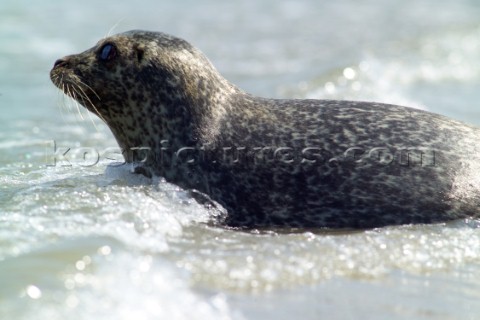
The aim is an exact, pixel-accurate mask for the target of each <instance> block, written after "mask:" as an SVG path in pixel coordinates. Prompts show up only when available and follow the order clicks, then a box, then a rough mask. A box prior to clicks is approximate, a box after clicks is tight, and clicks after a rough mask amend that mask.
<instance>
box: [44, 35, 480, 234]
mask: <svg viewBox="0 0 480 320" xmlns="http://www.w3.org/2000/svg"><path fill="white" fill-rule="evenodd" d="M51 79H52V81H53V83H54V84H55V85H56V86H57V87H58V88H60V89H61V90H63V91H64V93H66V94H67V95H69V96H71V97H73V98H74V99H76V100H77V101H78V102H79V103H80V104H82V105H83V106H85V107H86V108H87V109H88V110H89V111H91V112H93V113H94V114H96V115H97V116H98V117H100V118H101V119H102V120H103V121H104V122H105V123H106V124H107V125H108V127H109V128H110V129H111V131H112V132H113V134H114V136H115V138H116V140H117V142H118V144H119V145H120V147H121V148H122V150H123V151H124V153H123V154H124V157H125V160H126V162H127V163H135V164H137V167H136V168H137V169H136V172H138V173H142V174H144V175H147V176H151V175H158V176H162V177H164V178H165V179H166V180H167V181H170V182H172V183H175V184H177V185H179V186H180V187H182V188H185V189H187V190H194V191H195V192H196V193H197V194H201V195H203V196H204V197H205V199H210V200H211V201H212V202H213V203H218V204H220V205H221V206H223V207H224V208H225V209H226V211H227V216H226V218H225V220H224V221H223V223H224V224H225V225H226V226H230V227H237V228H277V227H286V228H349V229H350V228H373V227H381V226H386V225H398V224H410V223H435V222H441V221H447V220H453V219H462V218H468V217H473V218H475V217H479V216H480V214H479V212H480V209H479V208H480V147H479V143H478V141H480V130H479V128H476V127H474V126H471V125H468V124H465V123H462V122H459V121H456V120H452V119H449V118H447V117H444V116H441V115H437V114H434V113H430V112H426V111H421V110H416V109H412V108H408V107H403V106H396V105H387V104H380V103H369V102H358V101H335V100H278V99H266V98H260V97H255V96H252V95H250V94H248V93H246V92H244V91H242V90H241V89H239V88H237V87H236V86H234V85H233V84H231V83H230V82H229V81H227V80H226V79H225V78H223V77H222V76H221V75H220V74H219V73H218V72H217V71H216V69H215V68H214V67H213V66H212V64H211V63H210V62H209V60H208V59H207V58H206V57H205V56H204V55H203V54H202V53H201V52H200V51H199V50H198V49H196V48H195V47H194V46H192V45H190V44H189V43H188V42H186V41H184V40H182V39H179V38H176V37H173V36H170V35H167V34H164V33H158V32H148V31H129V32H126V33H121V34H118V35H114V36H111V37H108V38H105V39H102V40H101V41H99V42H98V43H97V44H96V45H95V46H94V47H93V48H91V49H89V50H87V51H85V52H83V53H80V54H76V55H71V56H67V57H65V58H62V59H59V60H57V61H56V62H55V64H54V67H53V69H52V71H51Z"/></svg>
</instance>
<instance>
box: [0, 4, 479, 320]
mask: <svg viewBox="0 0 480 320" xmlns="http://www.w3.org/2000/svg"><path fill="white" fill-rule="evenodd" d="M0 6H1V9H2V10H0V18H1V19H0V43H1V46H0V106H1V108H2V116H1V117H0V128H1V129H0V154H1V156H0V181H1V183H0V319H265V318H276V319H292V318H299V317H302V318H303V319H319V318H326V319H359V318H360V319H405V318H411V319H477V318H478V314H480V302H479V301H480V281H479V279H480V228H479V226H480V222H479V221H475V220H466V221H454V222H450V223H445V224H436V225H418V226H398V227H386V228H381V229H375V230H368V231H358V232H334V231H331V232H330V231H321V232H320V231H315V230H296V231H291V232H285V231H282V230H272V231H261V232H260V231H259V232H239V231H234V230H228V229H224V228H219V227H215V226H212V225H211V224H209V221H210V220H211V218H212V215H215V214H218V213H217V212H213V211H209V210H207V209H206V208H204V207H202V206H200V205H199V204H197V203H196V202H195V201H193V200H192V199H191V198H190V197H189V196H188V193H187V192H185V191H184V190H181V189H179V188H178V187H176V186H175V185H172V184H169V183H167V182H165V181H163V180H162V179H161V178H155V179H153V180H150V179H147V178H143V177H139V176H138V175H133V174H131V173H130V169H129V168H128V167H122V166H117V165H115V164H114V161H119V160H121V159H114V160H109V159H108V158H107V157H106V156H105V155H106V154H107V152H106V151H108V150H114V149H115V148H116V147H117V145H116V143H115V140H114V138H113V137H112V135H111V133H110V132H109V130H108V128H107V127H106V126H105V125H103V124H102V123H101V122H100V121H99V120H98V119H96V118H90V116H89V115H88V113H87V112H86V111H85V110H83V109H80V108H79V109H77V107H76V106H75V105H74V104H71V103H69V102H68V101H67V102H64V101H63V100H64V98H63V97H62V95H61V94H59V93H58V92H57V90H56V89H55V88H54V86H53V85H52V84H51V83H50V80H49V78H48V72H49V70H50V68H51V66H52V65H53V62H54V61H55V59H57V58H59V57H62V56H64V55H67V54H71V53H75V52H79V51H83V50H85V49H87V48H88V47H90V46H91V45H93V44H94V43H95V42H96V41H97V40H98V39H99V38H101V37H103V36H104V35H106V34H108V33H109V30H110V29H111V28H112V27H113V26H114V25H116V24H118V25H117V27H116V29H115V31H114V32H121V31H125V30H129V29H134V28H135V29H150V30H159V31H164V32H168V33H172V34H175V35H177V36H181V37H184V38H186V39H187V40H189V41H190V42H192V43H194V44H195V45H196V46H198V47H199V48H200V49H201V50H202V51H204V52H205V53H206V55H207V56H208V57H209V58H210V59H211V60H212V62H213V63H214V65H216V66H217V67H218V69H219V70H220V71H221V72H222V74H224V75H225V76H226V77H227V78H228V79H229V80H231V81H232V82H234V83H236V84H237V85H239V86H240V87H242V88H244V89H246V90H247V91H250V92H252V93H255V94H258V95H262V96H270V97H282V98H283V97H300V98H302V97H303V98H335V99H337V98H338V99H357V100H374V101H381V102H389V103H397V104H403V105H409V106H414V107H418V108H423V109H427V110H430V111H434V112H438V113H442V114H445V115H448V116H450V117H453V118H456V119H460V120H463V121H468V122H470V123H474V124H480V111H479V110H480V108H479V107H480V106H479V104H478V101H480V94H479V92H480V91H478V89H477V88H478V85H479V84H480V64H479V63H478V57H479V56H480V22H479V20H478V16H479V14H480V12H479V11H480V7H479V6H478V4H477V3H476V2H475V1H467V0H465V1H453V0H451V1H444V2H442V3H437V2H433V1H406V2H405V1H403V2H398V1H393V0H391V1H384V2H382V3H381V4H380V3H379V2H377V1H373V0H370V1H362V2H358V1H352V0H341V1H335V2H331V3H322V2H318V1H313V0H311V1H282V2H281V3H280V2H278V1H264V2H261V3H260V2H258V1H243V2H241V3H230V2H221V1H213V0H211V1H185V2H182V3H173V2H172V3H168V4H159V3H157V2H156V1H153V0H152V1H144V2H142V5H139V4H133V3H130V4H127V3H125V4H123V3H122V4H120V3H117V2H114V1H106V2H102V3H99V2H93V1H90V0H87V1H82V2H75V3H73V2H72V3H67V2H61V1H53V0H50V1H42V2H41V3H27V2H26V1H13V0H6V1H4V2H3V3H2V5H0ZM82 119H83V120H82ZM53 141H55V143H56V146H57V148H71V151H69V153H67V156H66V157H65V159H63V161H58V162H57V163H56V164H55V165H53V164H54V162H52V159H53V158H54V149H53ZM82 150H83V151H85V150H89V151H92V152H93V151H95V152H98V161H99V162H98V163H96V159H95V154H94V153H92V152H91V153H90V156H93V158H92V157H90V158H88V159H86V160H85V159H82V158H81V157H78V156H79V155H81V154H82V152H81V151H82ZM75 155H77V157H75ZM60 160H62V159H60ZM92 164H95V165H92Z"/></svg>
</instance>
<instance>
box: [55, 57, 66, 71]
mask: <svg viewBox="0 0 480 320" xmlns="http://www.w3.org/2000/svg"><path fill="white" fill-rule="evenodd" d="M68 65H69V62H68V60H67V59H66V58H62V59H58V60H57V61H55V63H54V64H53V68H54V69H55V68H60V67H67V66H68Z"/></svg>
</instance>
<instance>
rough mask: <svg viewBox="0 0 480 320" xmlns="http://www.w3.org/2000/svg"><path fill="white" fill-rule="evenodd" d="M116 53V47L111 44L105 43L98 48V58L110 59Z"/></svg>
mask: <svg viewBox="0 0 480 320" xmlns="http://www.w3.org/2000/svg"><path fill="white" fill-rule="evenodd" d="M116 55H117V49H116V48H115V46H114V45H113V44H110V43H107V44H105V45H104V46H103V47H102V49H101V50H100V56H99V57H100V60H102V61H111V60H112V59H113V58H115V56H116Z"/></svg>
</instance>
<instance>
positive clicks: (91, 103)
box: [78, 80, 106, 132]
mask: <svg viewBox="0 0 480 320" xmlns="http://www.w3.org/2000/svg"><path fill="white" fill-rule="evenodd" d="M79 83H82V82H81V81H80V80H79ZM82 84H83V83H82ZM78 90H80V91H81V94H82V95H81V99H82V101H83V102H84V103H85V104H87V103H88V104H89V105H90V107H92V108H93V110H95V112H96V114H97V116H98V117H99V118H100V119H101V120H102V121H104V122H105V123H106V121H105V119H104V118H103V117H102V115H101V114H100V112H99V111H98V109H97V107H95V104H94V103H93V102H92V100H91V99H90V98H89V97H88V95H87V94H86V93H85V91H84V90H83V89H82V87H81V86H78ZM90 90H91V91H92V92H94V91H93V90H92V89H90ZM95 94H96V93H95ZM87 114H88V117H89V118H90V121H91V122H92V124H93V126H94V127H95V130H97V132H98V131H99V130H98V128H97V125H96V124H95V121H94V120H93V118H92V115H91V114H90V113H89V112H87Z"/></svg>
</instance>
